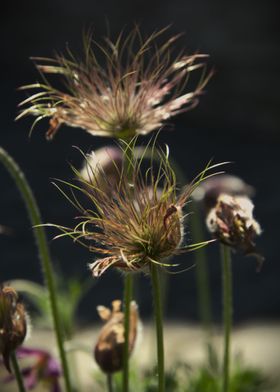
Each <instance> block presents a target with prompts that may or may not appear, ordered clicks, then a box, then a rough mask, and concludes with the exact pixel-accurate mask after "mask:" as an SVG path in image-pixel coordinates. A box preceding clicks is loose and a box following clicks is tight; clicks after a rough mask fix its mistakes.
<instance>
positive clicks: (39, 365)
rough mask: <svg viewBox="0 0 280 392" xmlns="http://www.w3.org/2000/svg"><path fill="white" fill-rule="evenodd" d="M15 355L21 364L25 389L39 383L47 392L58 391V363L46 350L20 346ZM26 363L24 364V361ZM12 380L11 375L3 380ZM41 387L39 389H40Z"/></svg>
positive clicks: (59, 373) (7, 381)
mask: <svg viewBox="0 0 280 392" xmlns="http://www.w3.org/2000/svg"><path fill="white" fill-rule="evenodd" d="M17 357H18V359H19V360H20V361H21V363H22V364H23V366H22V368H21V373H22V376H23V379H24V384H25V387H26V389H27V390H32V389H34V388H36V387H38V386H39V385H40V386H41V387H45V388H46V390H48V391H49V392H60V391H61V388H60V385H59V377H60V376H61V369H60V365H59V363H58V362H57V360H56V359H55V358H53V357H52V356H51V354H50V353H49V352H48V351H45V350H42V349H38V348H29V347H20V348H19V349H18V350H17ZM25 361H26V362H28V364H26V365H24V362H25ZM13 380H14V376H13V375H9V376H8V377H6V378H5V379H4V380H3V382H4V383H9V382H11V381H13ZM41 390H42V389H40V391H41Z"/></svg>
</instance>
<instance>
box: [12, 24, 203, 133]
mask: <svg viewBox="0 0 280 392" xmlns="http://www.w3.org/2000/svg"><path fill="white" fill-rule="evenodd" d="M165 30H166V29H163V30H162V31H158V32H155V33H153V34H152V35H151V36H149V37H148V38H147V39H146V40H143V38H142V37H141V35H140V33H139V30H138V28H135V29H134V30H133V31H132V32H131V33H130V34H129V35H127V36H125V35H124V34H120V36H119V37H118V39H117V40H116V42H113V41H110V40H109V39H106V40H105V44H104V46H102V45H100V44H98V43H96V42H95V41H93V40H92V38H91V37H89V38H87V39H86V43H85V55H84V60H82V61H81V60H79V59H76V58H75V57H74V56H73V54H72V53H70V52H69V53H68V57H64V56H62V55H60V56H56V58H53V59H49V58H35V59H34V60H35V61H36V67H37V68H38V70H39V71H40V73H41V74H42V75H43V79H44V83H35V84H30V85H27V86H23V87H22V88H21V89H25V90H37V92H35V93H34V94H33V95H31V96H30V97H29V98H27V99H26V100H24V101H23V102H21V104H20V106H21V107H23V110H22V111H21V113H20V114H19V115H18V117H17V119H18V118H21V117H23V116H26V115H32V116H35V117H36V119H35V121H34V123H33V126H34V125H35V124H36V123H37V122H38V121H40V120H42V119H44V118H50V127H49V130H48V132H47V134H46V137H47V139H52V138H53V136H54V135H55V133H56V132H57V130H58V129H59V127H60V126H61V125H62V124H67V125H69V126H71V127H78V128H82V129H84V130H86V131H87V132H89V133H91V134H92V135H97V136H110V137H116V138H123V139H124V138H126V137H131V136H134V135H135V134H147V133H149V132H151V131H152V130H154V129H158V128H160V127H161V126H162V125H163V123H164V122H165V121H166V120H167V119H169V118H170V117H172V116H174V115H176V114H177V113H180V112H184V111H186V110H189V109H191V108H193V107H194V106H195V105H196V104H197V103H198V97H199V95H200V94H201V93H202V91H203V88H204V87H205V85H206V83H207V81H208V80H209V77H210V74H208V75H206V66H205V64H204V63H203V60H204V59H205V57H207V56H206V55H203V54H193V55H190V56H187V55H184V54H180V55H179V56H177V58H175V59H172V49H173V48H172V46H173V44H174V41H176V39H177V38H178V36H175V37H171V38H169V39H168V40H167V41H166V42H165V43H164V44H163V45H162V46H158V44H157V43H156V41H157V39H158V37H159V36H160V35H161V34H162V33H163V32H164V31H165ZM100 56H101V58H100ZM197 69H199V70H200V71H201V75H200V77H199V80H198V82H197V83H196V87H194V89H193V90H192V91H188V92H183V90H185V86H186V84H187V82H188V79H189V77H190V74H191V73H192V72H193V71H195V70H197ZM48 74H55V75H59V76H60V77H62V83H64V89H59V88H56V87H54V86H53V85H52V84H51V83H50V82H49V81H48V80H47V78H46V76H45V75H48ZM32 128H33V127H32Z"/></svg>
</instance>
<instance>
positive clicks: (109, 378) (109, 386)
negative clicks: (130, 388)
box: [107, 373, 114, 392]
mask: <svg viewBox="0 0 280 392" xmlns="http://www.w3.org/2000/svg"><path fill="white" fill-rule="evenodd" d="M107 390H108V392H113V391H114V388H113V376H112V373H108V374H107Z"/></svg>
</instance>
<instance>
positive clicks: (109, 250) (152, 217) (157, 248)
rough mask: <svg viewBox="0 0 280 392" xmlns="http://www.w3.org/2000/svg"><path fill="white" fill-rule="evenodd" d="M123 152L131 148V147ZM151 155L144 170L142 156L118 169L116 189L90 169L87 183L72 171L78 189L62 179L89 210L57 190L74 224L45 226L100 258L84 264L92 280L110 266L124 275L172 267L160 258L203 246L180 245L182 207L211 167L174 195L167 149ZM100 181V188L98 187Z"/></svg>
mask: <svg viewBox="0 0 280 392" xmlns="http://www.w3.org/2000/svg"><path fill="white" fill-rule="evenodd" d="M127 148H131V145H128V147H127ZM155 154H157V164H158V167H157V169H156V168H155ZM153 155H154V160H152V162H151V163H150V166H149V167H148V169H146V170H144V171H143V170H142V171H141V169H143V157H142V159H140V160H138V161H135V160H134V159H133V158H132V159H131V160H130V169H129V170H124V169H122V171H121V173H120V174H119V177H120V180H119V186H118V188H117V189H116V190H113V191H112V187H111V183H110V181H109V180H108V179H107V177H106V175H105V174H104V173H103V176H101V175H99V174H96V167H94V168H93V169H92V170H91V167H90V165H89V167H88V170H89V172H91V175H90V176H89V181H87V180H85V179H84V178H83V177H81V175H80V173H79V171H78V170H75V169H74V170H75V174H76V175H77V176H79V181H80V183H81V184H82V186H81V187H79V186H77V185H76V184H71V183H67V182H64V181H62V183H64V184H65V185H68V186H70V187H71V188H72V191H74V190H78V191H80V192H82V193H83V194H84V195H86V198H87V199H88V202H89V207H88V208H85V207H83V206H82V205H81V202H80V201H79V200H78V196H77V195H76V194H73V198H71V196H70V195H69V196H68V195H67V194H66V193H65V191H64V190H62V189H60V190H61V191H62V192H63V194H64V195H66V196H67V197H68V199H69V200H70V201H71V202H72V203H73V204H74V205H75V206H76V207H77V209H78V210H79V211H80V216H79V217H78V219H80V222H79V223H78V224H77V225H76V227H74V229H71V228H66V227H63V226H58V225H51V226H55V227H57V228H59V229H60V230H62V231H63V234H59V235H58V236H56V238H58V237H63V236H70V237H72V238H74V239H75V241H77V242H79V243H81V244H83V245H85V246H86V247H88V248H89V250H90V251H91V252H94V253H97V254H100V255H102V256H103V257H102V258H100V259H97V260H96V261H94V262H93V263H91V264H90V269H91V271H92V273H93V276H96V277H98V276H100V275H101V274H102V273H104V272H105V271H106V270H107V269H108V268H110V267H111V266H114V267H117V268H119V269H121V270H124V271H140V270H149V266H150V265H151V263H155V264H157V265H159V266H162V267H174V264H169V263H167V262H165V260H166V259H167V258H169V257H170V256H172V255H175V254H178V253H181V252H183V251H190V250H194V249H196V248H197V247H200V246H203V245H205V244H206V243H199V244H193V245H186V246H184V245H183V235H184V233H183V231H184V230H183V224H184V214H183V211H182V209H183V207H184V205H185V203H186V202H187V201H188V200H189V197H190V195H191V193H192V191H193V190H194V189H195V187H196V186H197V185H198V184H199V183H200V182H201V181H202V179H203V178H204V177H207V175H206V172H207V170H209V169H211V167H208V168H207V169H205V170H204V171H203V172H202V173H201V174H200V175H199V176H198V177H197V178H196V179H195V181H194V182H193V183H192V184H191V185H189V186H188V187H186V188H185V189H184V190H183V192H182V193H181V194H180V195H179V196H178V195H177V193H176V177H175V173H174V171H173V170H172V168H171V167H170V164H169V161H168V149H167V151H166V153H165V152H162V151H156V150H155V149H154V153H153ZM132 156H133V150H132ZM212 167H214V166H212ZM210 175H211V174H210ZM92 178H93V180H90V179H92ZM100 178H102V184H101V185H100V186H99V181H100V180H99V179H100ZM105 185H106V186H105ZM159 190H160V191H159Z"/></svg>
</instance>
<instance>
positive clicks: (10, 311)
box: [0, 287, 27, 372]
mask: <svg viewBox="0 0 280 392" xmlns="http://www.w3.org/2000/svg"><path fill="white" fill-rule="evenodd" d="M26 319H27V316H26V313H25V309H24V306H23V305H22V304H21V303H19V300H18V295H17V293H16V291H15V290H14V289H13V288H12V287H0V353H1V354H2V356H3V361H4V364H5V366H6V369H7V370H8V371H9V372H10V371H11V368H10V355H11V353H12V352H13V351H14V350H15V349H16V348H17V347H18V346H20V345H21V344H22V342H23V341H24V339H25V336H26V332H27V320H26Z"/></svg>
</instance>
